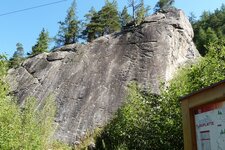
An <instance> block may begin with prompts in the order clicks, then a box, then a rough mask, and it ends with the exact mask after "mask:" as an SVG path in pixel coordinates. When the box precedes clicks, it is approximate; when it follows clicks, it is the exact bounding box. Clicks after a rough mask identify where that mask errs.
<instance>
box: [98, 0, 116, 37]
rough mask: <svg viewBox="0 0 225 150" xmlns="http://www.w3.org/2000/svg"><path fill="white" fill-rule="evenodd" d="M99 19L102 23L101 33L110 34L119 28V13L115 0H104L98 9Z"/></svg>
mask: <svg viewBox="0 0 225 150" xmlns="http://www.w3.org/2000/svg"><path fill="white" fill-rule="evenodd" d="M99 15H100V21H101V24H102V25H103V31H102V35H105V34H110V33H113V32H115V31H119V30H120V21H119V14H118V10H117V1H116V0H113V1H112V2H109V1H108V0H105V6H103V7H102V9H101V10H100V11H99Z"/></svg>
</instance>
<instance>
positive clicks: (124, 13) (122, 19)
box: [120, 6, 132, 27]
mask: <svg viewBox="0 0 225 150" xmlns="http://www.w3.org/2000/svg"><path fill="white" fill-rule="evenodd" d="M131 20H132V17H131V16H130V15H129V14H128V11H127V7H126V6H125V7H124V8H123V10H122V12H121V14H120V22H121V26H122V27H123V26H126V25H127V23H129V22H131Z"/></svg>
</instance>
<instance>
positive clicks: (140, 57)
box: [9, 10, 199, 143]
mask: <svg viewBox="0 0 225 150" xmlns="http://www.w3.org/2000/svg"><path fill="white" fill-rule="evenodd" d="M192 38H193V30H192V27H191V24H190V23H189V21H188V19H187V18H186V17H185V15H184V13H183V12H182V11H181V10H173V11H169V12H167V13H164V14H162V13H157V14H154V15H152V16H149V17H147V18H146V19H145V21H144V22H143V24H142V25H140V26H139V27H137V28H132V29H130V30H127V31H123V32H121V33H115V34H111V35H106V36H103V37H100V38H98V39H96V40H95V41H93V42H91V43H87V44H85V45H80V44H73V45H68V46H65V47H62V48H59V49H56V50H55V51H53V52H50V53H43V54H40V55H37V56H35V57H32V58H29V59H27V60H26V61H25V62H24V63H23V64H22V65H21V67H19V68H17V69H15V70H10V71H9V81H10V84H11V85H12V91H13V93H15V95H16V96H17V97H18V100H19V102H23V100H24V99H25V98H26V97H28V96H35V97H37V98H38V99H39V100H40V102H41V100H42V99H43V98H45V97H46V96H47V95H49V94H50V93H53V94H54V95H55V97H56V102H57V108H58V111H57V116H56V122H57V123H58V125H59V127H58V129H57V131H56V133H55V137H56V138H57V139H60V140H62V141H66V142H70V143H71V142H74V141H76V140H79V137H80V136H82V134H84V133H85V131H87V130H88V131H90V130H91V129H94V128H95V127H97V126H102V125H103V124H104V123H105V122H106V121H107V120H108V119H109V118H110V117H111V116H112V114H113V113H114V112H115V111H116V110H117V109H118V107H119V106H121V104H122V103H123V102H124V100H125V96H126V86H127V84H128V83H129V82H130V81H137V82H138V83H139V84H140V85H141V86H142V87H143V88H149V87H150V88H151V89H152V90H153V92H156V93H158V91H159V83H160V82H161V81H167V80H169V79H170V78H171V77H172V76H173V74H174V72H175V70H176V69H177V68H179V67H180V66H182V65H184V64H186V63H188V62H192V61H193V60H195V59H196V58H197V57H199V53H198V52H197V50H196V48H195V46H194V43H193V42H192Z"/></svg>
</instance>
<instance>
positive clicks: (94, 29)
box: [82, 7, 103, 42]
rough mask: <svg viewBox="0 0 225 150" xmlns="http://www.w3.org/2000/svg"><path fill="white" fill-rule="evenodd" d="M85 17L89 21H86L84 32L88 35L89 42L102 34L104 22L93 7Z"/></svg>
mask: <svg viewBox="0 0 225 150" xmlns="http://www.w3.org/2000/svg"><path fill="white" fill-rule="evenodd" d="M85 17H86V21H87V22H88V23H86V25H85V26H86V28H85V30H84V31H83V33H82V34H83V35H84V36H86V38H87V41H88V42H91V41H93V40H94V39H96V38H97V37H100V36H102V30H103V24H101V22H100V15H99V13H98V12H96V10H95V9H94V8H93V7H92V8H91V10H90V11H89V13H88V14H86V15H85Z"/></svg>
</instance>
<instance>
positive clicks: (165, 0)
mask: <svg viewBox="0 0 225 150" xmlns="http://www.w3.org/2000/svg"><path fill="white" fill-rule="evenodd" d="M174 2H175V0H159V1H158V2H157V3H156V5H155V8H154V9H155V12H158V11H166V10H168V9H169V8H172V7H173V4H174Z"/></svg>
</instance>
